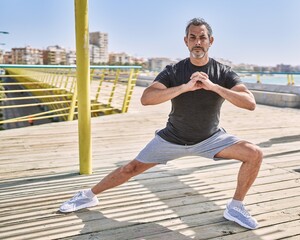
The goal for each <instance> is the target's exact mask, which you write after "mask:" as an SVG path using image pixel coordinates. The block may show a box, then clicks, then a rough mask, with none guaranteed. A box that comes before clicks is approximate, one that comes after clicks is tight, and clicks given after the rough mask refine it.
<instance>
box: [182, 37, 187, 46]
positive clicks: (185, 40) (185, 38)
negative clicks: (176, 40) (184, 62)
mask: <svg viewBox="0 0 300 240" xmlns="http://www.w3.org/2000/svg"><path fill="white" fill-rule="evenodd" d="M183 40H184V43H185V45H186V46H188V39H187V37H184V39H183Z"/></svg>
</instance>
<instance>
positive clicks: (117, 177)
mask: <svg viewBox="0 0 300 240" xmlns="http://www.w3.org/2000/svg"><path fill="white" fill-rule="evenodd" d="M155 165H157V164H156V163H142V162H139V161H137V160H133V161H131V162H129V163H127V164H126V165H124V166H123V167H119V168H117V169H116V170H114V171H112V172H111V173H110V174H108V175H107V176H106V177H104V178H103V179H102V180H101V181H100V182H99V183H97V184H96V185H95V186H94V187H93V188H92V189H88V190H82V191H79V192H78V193H76V194H75V195H74V196H73V197H72V198H71V199H70V200H68V201H66V202H64V203H63V204H62V205H61V206H60V208H59V210H60V211H61V212H65V213H66V212H74V211H77V210H79V209H83V208H88V207H93V206H96V205H98V203H99V201H98V198H97V196H96V195H97V194H99V193H101V192H103V191H105V190H107V189H111V188H113V187H116V186H118V185H120V184H122V183H125V182H127V181H128V180H129V179H130V178H132V177H133V176H136V175H138V174H140V173H142V172H144V171H146V170H147V169H149V168H151V167H154V166H155Z"/></svg>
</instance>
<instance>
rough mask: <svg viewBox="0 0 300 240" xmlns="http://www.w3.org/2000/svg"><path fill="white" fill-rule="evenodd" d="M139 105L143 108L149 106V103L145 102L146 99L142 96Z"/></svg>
mask: <svg viewBox="0 0 300 240" xmlns="http://www.w3.org/2000/svg"><path fill="white" fill-rule="evenodd" d="M141 104H142V105H143V106H147V105H151V103H150V102H149V101H148V100H147V98H146V97H143V96H142V97H141Z"/></svg>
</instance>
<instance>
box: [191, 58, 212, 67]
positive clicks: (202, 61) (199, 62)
mask: <svg viewBox="0 0 300 240" xmlns="http://www.w3.org/2000/svg"><path fill="white" fill-rule="evenodd" d="M190 61H191V63H192V64H193V65H195V66H199V67H201V66H204V65H206V64H207V63H208V62H209V57H208V56H207V55H205V56H204V57H203V58H200V59H199V58H193V57H192V56H190Z"/></svg>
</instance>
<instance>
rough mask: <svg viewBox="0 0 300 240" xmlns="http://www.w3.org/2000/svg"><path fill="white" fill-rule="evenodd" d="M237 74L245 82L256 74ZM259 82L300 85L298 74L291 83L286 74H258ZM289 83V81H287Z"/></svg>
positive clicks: (152, 74) (151, 74)
mask: <svg viewBox="0 0 300 240" xmlns="http://www.w3.org/2000/svg"><path fill="white" fill-rule="evenodd" d="M157 74H158V73H155V72H147V73H145V72H144V73H143V72H142V73H140V74H139V77H138V78H139V79H141V80H152V81H153V79H154V78H155V76H156V75H157ZM238 74H239V76H240V77H241V80H242V81H243V82H247V83H256V82H257V75H256V74H244V73H238ZM259 76H260V77H259V79H260V83H262V84H275V85H285V86H286V85H294V86H300V74H299V73H297V74H293V79H294V81H293V82H294V84H292V79H291V77H290V78H288V75H287V74H282V73H281V74H271V73H267V74H260V75H259ZM288 80H289V81H290V83H289V81H288Z"/></svg>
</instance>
